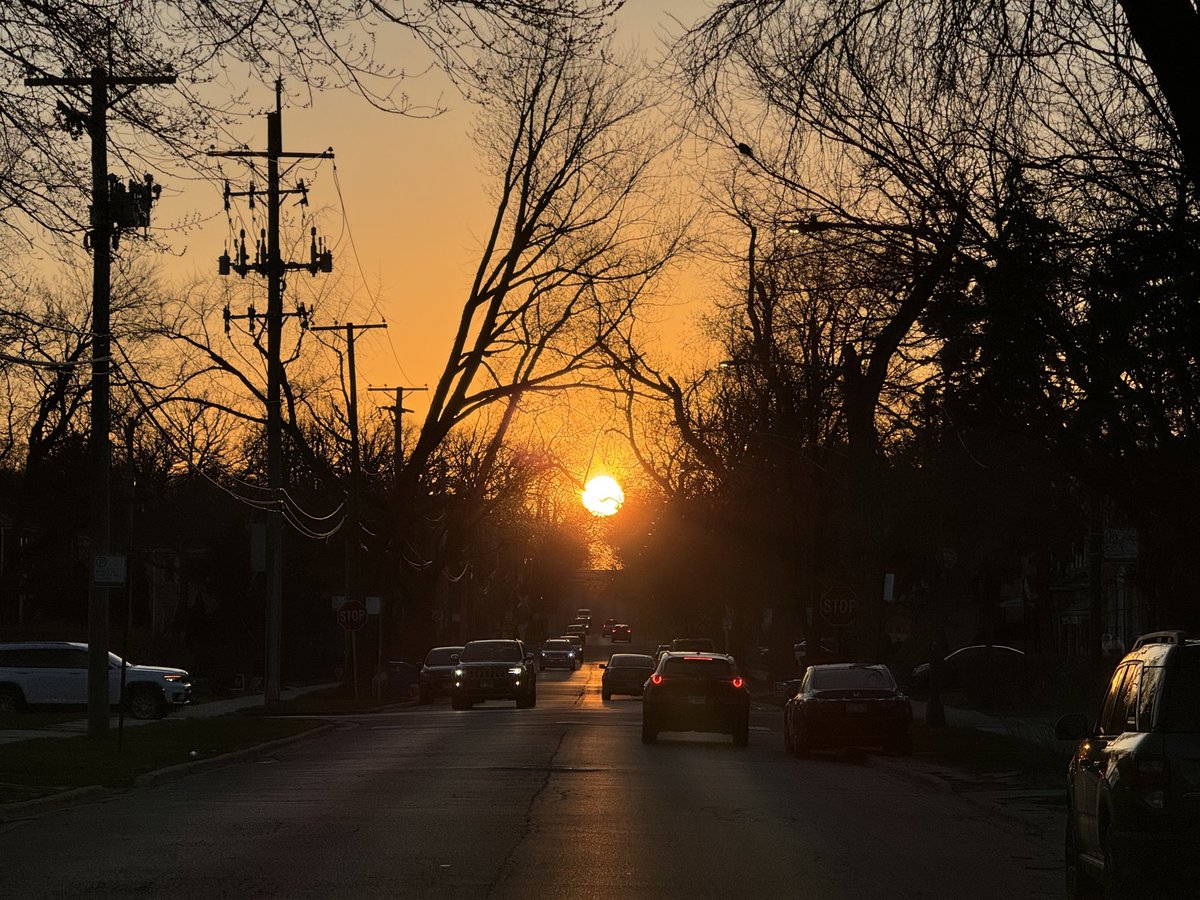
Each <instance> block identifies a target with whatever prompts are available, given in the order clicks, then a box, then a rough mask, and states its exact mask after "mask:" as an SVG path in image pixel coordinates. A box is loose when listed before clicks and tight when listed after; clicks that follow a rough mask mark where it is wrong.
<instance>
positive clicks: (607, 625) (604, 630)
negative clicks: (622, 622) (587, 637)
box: [600, 619, 617, 637]
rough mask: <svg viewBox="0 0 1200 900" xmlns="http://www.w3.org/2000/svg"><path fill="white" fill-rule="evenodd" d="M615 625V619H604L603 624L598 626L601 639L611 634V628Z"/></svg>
mask: <svg viewBox="0 0 1200 900" xmlns="http://www.w3.org/2000/svg"><path fill="white" fill-rule="evenodd" d="M616 624H617V620H616V619H605V620H604V624H603V625H601V626H600V634H601V635H602V636H603V637H608V636H609V635H611V634H612V627H613V626H614V625H616Z"/></svg>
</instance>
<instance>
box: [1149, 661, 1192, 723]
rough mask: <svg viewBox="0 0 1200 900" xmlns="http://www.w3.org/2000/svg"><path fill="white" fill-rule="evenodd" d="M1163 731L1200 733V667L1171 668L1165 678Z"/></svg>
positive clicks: (1160, 717)
mask: <svg viewBox="0 0 1200 900" xmlns="http://www.w3.org/2000/svg"><path fill="white" fill-rule="evenodd" d="M1162 703H1163V711H1162V714H1161V715H1160V716H1159V719H1158V727H1159V728H1160V729H1161V730H1162V731H1172V732H1196V731H1200V666H1195V665H1185V666H1171V667H1170V668H1168V669H1167V671H1166V677H1165V678H1163V694H1162Z"/></svg>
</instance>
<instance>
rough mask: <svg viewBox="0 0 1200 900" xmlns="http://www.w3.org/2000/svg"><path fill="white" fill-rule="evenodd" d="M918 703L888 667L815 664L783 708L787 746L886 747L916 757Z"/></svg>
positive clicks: (799, 749)
mask: <svg viewBox="0 0 1200 900" xmlns="http://www.w3.org/2000/svg"><path fill="white" fill-rule="evenodd" d="M912 718H913V716H912V704H911V703H910V702H909V700H908V698H907V697H906V696H904V694H903V693H901V691H900V688H899V687H898V686H897V685H896V681H895V679H894V678H892V673H891V672H890V671H889V670H888V668H887V666H882V665H867V664H863V663H829V664H825V665H817V666H809V667H808V670H807V671H806V672H805V673H804V677H803V678H801V679H800V684H799V685H798V686H797V687H796V689H795V692H794V693H793V695H792V696H791V698H790V699H789V700H788V701H787V704H786V705H785V706H784V708H783V748H784V750H785V751H786V752H787V753H789V754H791V755H793V756H806V755H807V754H808V752H809V751H810V750H812V749H814V748H828V747H882V748H884V749H885V750H888V751H890V752H892V753H899V754H902V755H906V756H907V755H909V754H911V753H912Z"/></svg>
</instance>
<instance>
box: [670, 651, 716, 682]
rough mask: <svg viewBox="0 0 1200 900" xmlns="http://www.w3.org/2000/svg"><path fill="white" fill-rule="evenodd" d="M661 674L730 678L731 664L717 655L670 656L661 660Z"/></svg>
mask: <svg viewBox="0 0 1200 900" xmlns="http://www.w3.org/2000/svg"><path fill="white" fill-rule="evenodd" d="M663 674H664V675H686V676H687V677H689V678H714V679H715V678H730V677H732V675H733V665H732V664H731V663H730V662H729V660H727V659H725V658H723V657H719V656H717V657H712V656H671V657H668V658H667V659H666V660H665V661H664V662H663Z"/></svg>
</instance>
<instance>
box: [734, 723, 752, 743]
mask: <svg viewBox="0 0 1200 900" xmlns="http://www.w3.org/2000/svg"><path fill="white" fill-rule="evenodd" d="M749 745H750V717H749V716H747V717H746V718H744V719H742V720H741V721H740V722H738V723H737V725H735V726H734V728H733V746H735V747H747V746H749Z"/></svg>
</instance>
